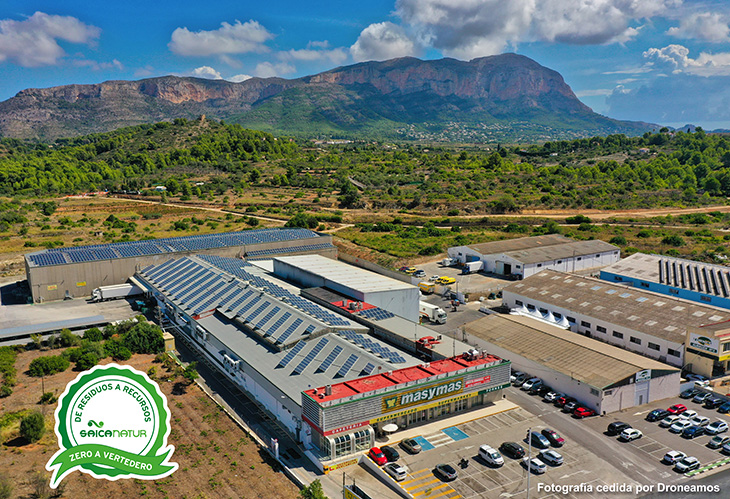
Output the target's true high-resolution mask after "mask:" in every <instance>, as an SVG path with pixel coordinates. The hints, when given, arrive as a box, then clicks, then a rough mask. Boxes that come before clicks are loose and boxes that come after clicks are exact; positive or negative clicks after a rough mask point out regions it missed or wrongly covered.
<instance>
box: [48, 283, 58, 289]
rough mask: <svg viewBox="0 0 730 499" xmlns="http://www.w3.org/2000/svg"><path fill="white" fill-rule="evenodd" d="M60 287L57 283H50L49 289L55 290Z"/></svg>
mask: <svg viewBox="0 0 730 499" xmlns="http://www.w3.org/2000/svg"><path fill="white" fill-rule="evenodd" d="M57 289H58V286H57V285H55V284H49V285H48V291H55V290H57Z"/></svg>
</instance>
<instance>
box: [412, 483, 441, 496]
mask: <svg viewBox="0 0 730 499" xmlns="http://www.w3.org/2000/svg"><path fill="white" fill-rule="evenodd" d="M447 486H448V484H446V483H442V484H441V485H436V486H435V487H429V488H427V489H424V490H422V491H421V492H416V493H415V494H412V495H413V497H416V496H420V495H423V494H426V493H428V494H431V492H432V491H434V490H438V489H443V488H444V487H447ZM447 492H448V491H447ZM439 495H440V494H439ZM428 497H435V496H431V495H429V496H428Z"/></svg>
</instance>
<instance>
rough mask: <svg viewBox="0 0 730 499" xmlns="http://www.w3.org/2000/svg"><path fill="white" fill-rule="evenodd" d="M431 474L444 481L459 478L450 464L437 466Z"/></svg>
mask: <svg viewBox="0 0 730 499" xmlns="http://www.w3.org/2000/svg"><path fill="white" fill-rule="evenodd" d="M433 474H434V475H436V476H438V477H441V478H442V479H444V480H446V481H451V480H456V477H457V476H459V475H458V473H457V472H456V468H454V467H453V466H451V465H450V464H437V465H436V467H435V468H434V469H433Z"/></svg>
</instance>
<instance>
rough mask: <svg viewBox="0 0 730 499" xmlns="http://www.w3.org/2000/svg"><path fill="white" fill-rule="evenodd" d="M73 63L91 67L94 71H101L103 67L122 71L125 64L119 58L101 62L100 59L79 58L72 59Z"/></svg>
mask: <svg viewBox="0 0 730 499" xmlns="http://www.w3.org/2000/svg"><path fill="white" fill-rule="evenodd" d="M71 64H73V65H74V66H77V67H80V68H89V69H91V70H93V71H100V70H102V69H104V70H109V69H117V70H119V71H121V70H122V69H124V65H123V64H122V63H121V62H119V61H118V60H117V59H112V60H111V61H105V62H99V61H92V60H89V59H77V60H74V61H71Z"/></svg>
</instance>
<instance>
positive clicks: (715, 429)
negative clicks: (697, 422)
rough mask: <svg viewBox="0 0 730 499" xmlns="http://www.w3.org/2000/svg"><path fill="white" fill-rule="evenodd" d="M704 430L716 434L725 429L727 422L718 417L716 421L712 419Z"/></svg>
mask: <svg viewBox="0 0 730 499" xmlns="http://www.w3.org/2000/svg"><path fill="white" fill-rule="evenodd" d="M705 431H706V432H707V433H709V434H710V435H717V434H718V433H722V432H725V431H727V423H726V422H725V421H723V420H722V419H718V420H717V421H713V422H712V423H710V424H708V425H707V428H705Z"/></svg>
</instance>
